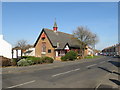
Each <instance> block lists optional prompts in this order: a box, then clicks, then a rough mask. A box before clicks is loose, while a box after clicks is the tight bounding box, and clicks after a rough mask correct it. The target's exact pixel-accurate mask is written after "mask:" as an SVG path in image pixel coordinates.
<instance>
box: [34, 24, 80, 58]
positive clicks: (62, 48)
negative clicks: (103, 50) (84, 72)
mask: <svg viewBox="0 0 120 90" xmlns="http://www.w3.org/2000/svg"><path fill="white" fill-rule="evenodd" d="M34 47H35V56H36V57H41V56H49V57H52V58H54V59H55V60H60V57H61V56H64V55H65V54H66V53H67V52H68V51H70V50H74V51H76V52H78V53H79V52H80V43H79V42H78V39H77V38H74V36H73V35H71V34H68V33H64V32H60V31H58V27H57V24H56V22H54V26H53V30H50V29H47V28H43V29H42V31H41V33H40V35H39V36H38V38H37V40H36V42H35V44H34Z"/></svg>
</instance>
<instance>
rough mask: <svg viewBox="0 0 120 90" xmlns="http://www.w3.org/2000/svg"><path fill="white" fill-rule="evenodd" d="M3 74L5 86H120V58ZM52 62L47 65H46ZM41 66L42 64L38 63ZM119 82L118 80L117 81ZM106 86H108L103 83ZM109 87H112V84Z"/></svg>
mask: <svg viewBox="0 0 120 90" xmlns="http://www.w3.org/2000/svg"><path fill="white" fill-rule="evenodd" d="M59 63H60V62H58V64H56V65H58V67H57V66H56V67H55V66H54V65H52V64H51V67H52V66H54V67H53V68H47V69H38V70H32V69H31V70H30V72H29V71H28V72H21V73H8V74H7V73H6V74H3V75H2V88H99V87H102V86H101V85H103V86H104V85H108V86H111V87H112V88H118V86H119V84H120V82H119V80H118V76H119V75H120V73H119V72H118V68H119V61H118V58H112V57H104V58H100V59H96V60H91V61H90V62H82V63H79V62H78V63H74V62H73V63H72V64H65V65H63V64H64V63H62V65H61V66H60V67H59ZM47 66H48V67H50V65H45V68H46V67H47ZM37 68H40V67H37ZM116 82H117V83H116ZM103 88H104V87H103ZM108 88H109V87H108Z"/></svg>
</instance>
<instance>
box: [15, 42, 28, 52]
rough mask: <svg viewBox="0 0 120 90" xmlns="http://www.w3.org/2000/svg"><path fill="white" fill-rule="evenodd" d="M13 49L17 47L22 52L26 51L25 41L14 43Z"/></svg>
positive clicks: (26, 44)
mask: <svg viewBox="0 0 120 90" xmlns="http://www.w3.org/2000/svg"><path fill="white" fill-rule="evenodd" d="M15 47H19V48H21V49H22V50H26V49H27V48H28V43H27V40H18V41H17V42H16V45H15Z"/></svg>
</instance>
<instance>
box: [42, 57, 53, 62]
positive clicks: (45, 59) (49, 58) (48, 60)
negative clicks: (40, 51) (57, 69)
mask: <svg viewBox="0 0 120 90" xmlns="http://www.w3.org/2000/svg"><path fill="white" fill-rule="evenodd" d="M41 60H42V62H43V63H53V61H54V60H53V58H51V57H41Z"/></svg>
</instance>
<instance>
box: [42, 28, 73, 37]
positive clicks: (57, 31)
mask: <svg viewBox="0 0 120 90" xmlns="http://www.w3.org/2000/svg"><path fill="white" fill-rule="evenodd" d="M44 29H47V30H49V31H53V30H51V29H48V28H44ZM53 32H54V31H53ZM57 32H60V33H64V34H68V35H71V36H73V35H72V34H69V33H65V32H61V31H57Z"/></svg>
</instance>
